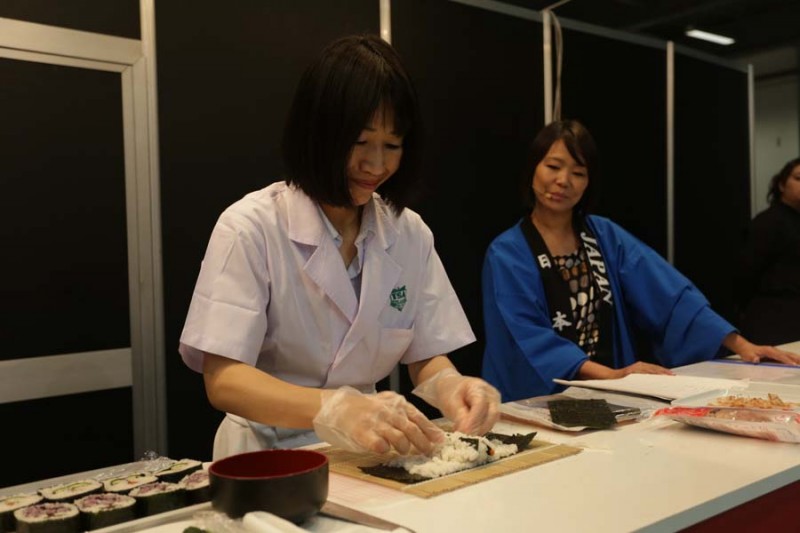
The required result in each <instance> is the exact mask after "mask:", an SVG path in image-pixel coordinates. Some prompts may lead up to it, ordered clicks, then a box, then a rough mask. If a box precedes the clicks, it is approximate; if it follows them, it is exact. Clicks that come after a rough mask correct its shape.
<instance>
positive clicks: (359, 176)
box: [347, 106, 403, 206]
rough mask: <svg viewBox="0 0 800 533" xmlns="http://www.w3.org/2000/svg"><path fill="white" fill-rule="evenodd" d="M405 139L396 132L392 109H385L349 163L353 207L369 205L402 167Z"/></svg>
mask: <svg viewBox="0 0 800 533" xmlns="http://www.w3.org/2000/svg"><path fill="white" fill-rule="evenodd" d="M402 157H403V138H402V137H401V136H399V135H397V134H396V133H395V132H394V116H393V113H392V110H391V109H386V108H385V107H384V106H381V107H380V108H379V109H378V111H376V112H375V115H373V117H372V120H371V121H370V123H369V124H367V126H366V127H365V128H364V129H363V130H362V131H361V135H359V136H358V139H357V140H356V143H355V144H354V145H353V150H352V151H351V152H350V159H349V160H348V162H347V180H348V186H349V188H350V196H351V198H352V199H353V204H354V205H357V206H360V205H364V204H366V203H367V202H369V200H370V198H372V193H373V192H374V191H375V189H377V188H378V187H379V186H380V185H381V184H382V183H383V182H384V181H386V180H388V179H389V178H390V177H391V176H392V174H394V173H395V172H397V169H398V168H399V167H400V159H401V158H402Z"/></svg>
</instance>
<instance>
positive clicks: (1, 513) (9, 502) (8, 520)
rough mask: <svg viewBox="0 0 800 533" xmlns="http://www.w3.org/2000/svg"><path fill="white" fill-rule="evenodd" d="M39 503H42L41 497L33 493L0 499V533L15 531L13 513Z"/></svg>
mask: <svg viewBox="0 0 800 533" xmlns="http://www.w3.org/2000/svg"><path fill="white" fill-rule="evenodd" d="M40 501H42V495H41V494H36V493H35V492H34V493H30V494H15V495H13V496H5V497H3V498H0V533H5V532H7V531H14V530H15V529H17V525H16V521H15V520H14V511H16V510H17V509H22V508H23V507H27V506H29V505H33V504H36V503H39V502H40Z"/></svg>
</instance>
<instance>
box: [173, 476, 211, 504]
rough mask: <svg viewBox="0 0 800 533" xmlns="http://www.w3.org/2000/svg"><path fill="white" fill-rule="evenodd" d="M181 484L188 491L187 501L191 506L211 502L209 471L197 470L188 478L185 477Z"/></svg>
mask: <svg viewBox="0 0 800 533" xmlns="http://www.w3.org/2000/svg"><path fill="white" fill-rule="evenodd" d="M180 484H181V485H183V488H184V489H185V490H186V500H187V501H188V502H189V503H190V504H194V503H203V502H207V501H209V500H211V487H210V486H209V483H208V471H207V470H196V471H194V472H192V473H191V474H189V475H188V476H184V478H183V479H181V482H180Z"/></svg>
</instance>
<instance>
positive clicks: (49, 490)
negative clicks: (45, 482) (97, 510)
mask: <svg viewBox="0 0 800 533" xmlns="http://www.w3.org/2000/svg"><path fill="white" fill-rule="evenodd" d="M102 488H103V484H102V483H100V482H99V481H97V480H95V479H81V480H79V481H71V482H69V483H61V484H60V485H53V486H50V487H45V488H43V489H40V490H39V494H41V495H42V496H44V499H45V500H48V501H51V502H67V501H69V502H71V501H73V500H76V499H78V498H80V497H81V496H86V495H88V494H92V493H93V492H98V491H99V490H100V489H102Z"/></svg>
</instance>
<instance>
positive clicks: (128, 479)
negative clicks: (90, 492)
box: [103, 472, 158, 494]
mask: <svg viewBox="0 0 800 533" xmlns="http://www.w3.org/2000/svg"><path fill="white" fill-rule="evenodd" d="M156 481H158V478H157V477H156V476H153V475H150V474H148V473H146V472H137V473H135V474H129V475H127V476H121V477H115V478H111V479H107V480H105V481H104V482H103V488H104V489H105V491H106V492H115V493H117V494H128V493H129V492H130V491H131V490H132V489H135V488H136V487H140V486H142V485H147V484H148V483H154V482H156Z"/></svg>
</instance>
